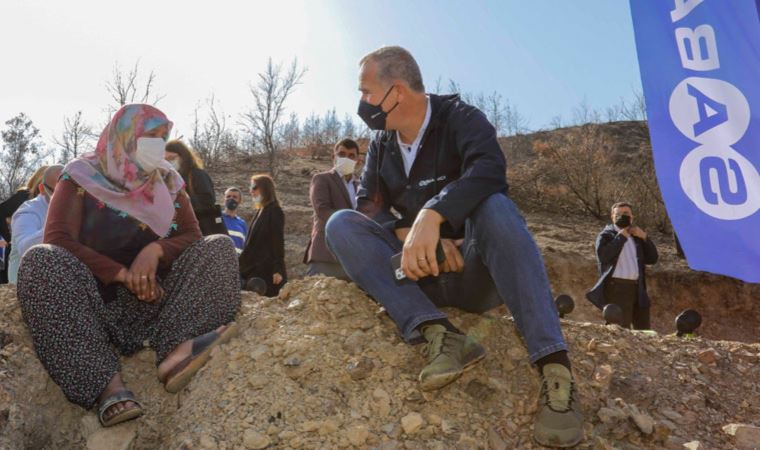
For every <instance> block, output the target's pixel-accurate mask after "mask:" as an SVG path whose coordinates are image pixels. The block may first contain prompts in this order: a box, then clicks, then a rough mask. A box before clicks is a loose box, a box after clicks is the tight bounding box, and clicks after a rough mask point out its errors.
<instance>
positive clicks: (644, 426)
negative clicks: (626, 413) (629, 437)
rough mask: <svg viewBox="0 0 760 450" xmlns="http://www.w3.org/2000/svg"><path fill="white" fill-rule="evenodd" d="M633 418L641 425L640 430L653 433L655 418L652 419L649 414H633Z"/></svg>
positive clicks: (637, 424) (638, 425)
mask: <svg viewBox="0 0 760 450" xmlns="http://www.w3.org/2000/svg"><path fill="white" fill-rule="evenodd" d="M631 419H633V422H634V423H635V424H636V426H637V427H639V430H641V432H642V433H644V434H652V431H654V420H652V418H651V417H650V416H649V414H645V413H637V414H632V415H631Z"/></svg>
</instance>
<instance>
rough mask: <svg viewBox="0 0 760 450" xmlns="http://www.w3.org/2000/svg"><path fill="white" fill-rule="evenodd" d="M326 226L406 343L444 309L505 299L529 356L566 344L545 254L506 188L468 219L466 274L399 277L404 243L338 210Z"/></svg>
mask: <svg viewBox="0 0 760 450" xmlns="http://www.w3.org/2000/svg"><path fill="white" fill-rule="evenodd" d="M325 231H326V240H327V245H328V247H329V248H330V250H331V251H332V252H333V254H334V255H335V256H336V257H337V258H338V261H340V263H341V264H342V265H343V267H344V269H345V270H346V273H347V274H348V276H349V277H351V279H352V280H353V281H354V282H355V283H356V284H358V285H359V286H360V287H361V288H362V289H364V290H365V291H367V293H369V295H371V296H372V297H373V298H375V299H376V300H377V301H378V302H379V303H380V304H382V305H383V307H385V310H386V311H387V312H388V314H389V315H390V317H391V318H392V319H393V321H394V322H396V325H397V326H398V327H399V330H400V331H401V334H402V335H403V336H404V339H406V340H407V341H412V340H413V339H414V337H415V336H416V327H418V326H419V325H420V324H421V323H423V322H426V321H430V320H435V319H442V318H445V317H446V315H445V314H444V313H442V312H441V311H440V310H439V309H438V307H441V306H452V307H456V308H459V309H462V310H465V311H468V312H474V313H480V312H484V311H487V310H489V309H491V308H494V307H495V306H497V305H499V304H501V303H505V304H506V305H507V307H508V308H509V310H510V312H511V313H512V317H513V318H514V320H515V323H516V325H517V327H518V329H519V330H520V332H521V333H522V336H523V338H524V339H525V343H526V345H527V347H528V353H529V355H530V361H531V362H536V361H537V360H539V359H541V358H542V357H544V356H546V355H549V354H551V353H555V352H558V351H561V350H567V345H566V344H565V341H564V338H563V337H562V330H561V328H560V325H559V317H558V314H557V310H556V308H555V306H554V301H553V299H552V294H551V289H550V287H549V279H548V277H547V275H546V269H545V268H544V263H543V259H542V258H541V254H540V252H539V250H538V247H537V246H536V243H535V242H534V241H533V237H532V236H531V235H530V232H529V231H528V228H527V227H526V225H525V220H524V219H523V218H522V216H521V215H520V212H519V210H518V209H517V206H515V204H514V203H513V202H512V200H510V199H509V198H508V197H507V196H505V195H503V194H494V195H491V196H490V197H488V198H487V199H485V200H483V201H482V202H481V203H480V205H478V207H477V208H475V210H474V211H473V213H472V214H471V215H470V217H469V218H468V219H467V221H466V223H465V238H464V243H463V244H462V247H461V249H460V250H461V251H462V256H463V258H464V272H462V273H445V274H441V275H440V276H439V277H437V278H435V277H427V278H424V279H421V280H420V281H419V282H414V281H411V280H405V281H403V282H400V283H398V282H397V281H396V279H395V277H394V276H393V272H392V270H391V265H390V259H391V256H393V255H394V254H396V253H398V252H400V251H401V247H402V243H401V241H399V240H398V239H397V238H396V236H395V235H394V234H393V233H392V232H390V231H388V230H387V229H385V228H383V227H382V226H380V224H378V223H377V222H375V221H374V220H372V219H370V218H368V217H367V216H365V215H363V214H361V213H359V212H356V211H353V210H341V211H338V212H336V213H335V214H333V215H332V217H330V220H329V221H328V222H327V226H326V229H325Z"/></svg>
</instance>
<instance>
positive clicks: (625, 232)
mask: <svg viewBox="0 0 760 450" xmlns="http://www.w3.org/2000/svg"><path fill="white" fill-rule="evenodd" d="M618 234H622V235H623V236H625V237H626V239H628V238H629V237H631V232H630V230H629V229H628V227H625V228H621V229H620V231H619V232H618Z"/></svg>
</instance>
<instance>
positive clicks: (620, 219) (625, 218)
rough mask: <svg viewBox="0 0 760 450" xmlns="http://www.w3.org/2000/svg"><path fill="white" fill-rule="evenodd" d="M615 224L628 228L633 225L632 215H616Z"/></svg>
mask: <svg viewBox="0 0 760 450" xmlns="http://www.w3.org/2000/svg"><path fill="white" fill-rule="evenodd" d="M615 225H617V226H618V228H626V227H629V226H631V216H629V215H628V214H621V215H617V216H615Z"/></svg>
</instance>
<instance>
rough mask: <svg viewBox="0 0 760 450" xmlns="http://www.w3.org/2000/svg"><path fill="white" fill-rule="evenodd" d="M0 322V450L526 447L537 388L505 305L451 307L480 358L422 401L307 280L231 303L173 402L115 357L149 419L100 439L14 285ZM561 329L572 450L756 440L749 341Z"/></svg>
mask: <svg viewBox="0 0 760 450" xmlns="http://www.w3.org/2000/svg"><path fill="white" fill-rule="evenodd" d="M0 313H1V314H0V317H1V318H0V325H1V327H0V329H2V330H3V333H2V350H0V448H8V449H25V448H39V449H43V448H44V449H66V448H83V447H87V448H90V449H128V448H131V449H153V448H162V449H164V448H166V449H188V450H189V449H261V448H283V449H288V448H294V449H295V448H304V449H306V448H325V449H327V448H377V449H404V448H406V449H422V448H430V449H449V448H451V449H454V448H456V449H480V448H482V449H486V448H490V449H508V448H536V447H537V446H536V445H535V444H534V443H533V442H532V441H531V429H532V428H531V426H532V414H533V412H534V411H535V409H536V399H537V395H538V389H539V385H538V378H537V376H536V371H535V369H534V368H532V367H531V366H530V365H529V364H528V362H527V359H526V352H525V349H524V347H523V345H522V343H521V341H520V338H519V337H518V335H517V333H516V330H515V327H514V324H513V322H512V321H511V319H510V318H508V317H507V316H506V315H504V313H505V311H503V310H497V311H494V312H492V313H489V314H487V315H485V316H477V315H471V314H462V313H457V312H454V311H452V314H453V320H454V321H455V322H456V323H457V324H458V325H460V326H461V327H462V328H463V329H466V330H468V331H469V332H470V333H471V334H473V335H474V336H476V337H477V338H478V339H480V340H481V342H482V343H483V344H484V345H485V346H486V348H487V349H488V351H489V353H488V356H487V357H486V359H485V360H484V361H483V362H482V363H481V364H479V365H477V366H476V367H475V368H474V369H473V370H471V371H469V372H467V373H466V374H465V375H464V376H463V377H462V378H461V379H460V380H458V381H457V382H455V383H454V384H452V385H450V386H448V387H446V388H444V389H442V390H440V391H438V392H433V393H425V392H422V391H420V390H419V388H418V386H417V381H416V375H417V373H418V371H419V369H420V367H421V366H422V365H423V363H424V358H423V356H422V348H421V347H410V346H408V345H406V344H404V343H403V342H401V341H400V339H399V337H398V335H397V334H396V331H395V327H394V325H393V324H392V322H391V321H390V319H389V318H388V317H387V315H386V314H385V313H384V312H383V311H382V310H381V309H380V308H378V306H377V305H375V304H374V303H373V302H372V301H371V300H369V299H368V298H367V297H366V296H365V295H364V294H363V293H362V292H361V291H360V290H359V289H358V288H356V287H355V286H354V285H352V284H348V283H345V282H342V281H337V280H333V279H327V278H321V277H319V278H308V279H304V280H299V281H295V282H293V283H291V284H290V285H289V286H288V287H287V288H286V289H285V290H284V292H283V293H282V295H281V296H280V297H279V298H276V299H266V298H262V297H258V296H255V295H252V294H244V301H243V308H242V311H241V313H240V316H239V322H240V323H241V325H242V327H241V328H242V332H241V334H240V336H239V337H238V338H235V339H233V340H232V341H231V342H230V343H229V344H227V345H225V346H222V347H220V348H218V349H217V350H215V352H214V354H213V358H212V360H211V361H210V362H209V363H208V365H207V366H206V367H205V368H204V369H203V370H202V371H201V372H199V374H198V375H197V376H196V377H195V379H194V380H193V381H192V382H191V384H190V385H189V386H188V387H187V388H186V389H185V390H184V391H183V392H181V393H180V394H177V395H170V394H167V393H165V392H164V391H163V390H162V388H161V385H160V384H159V382H158V381H157V380H156V377H155V369H154V354H153V353H152V352H151V351H150V350H144V351H142V352H141V353H139V354H138V355H136V356H134V357H131V358H126V359H124V360H123V365H124V378H125V380H126V382H127V383H128V385H129V386H130V387H131V388H132V389H133V390H134V391H135V392H136V394H137V395H138V396H139V398H140V399H142V400H143V401H144V402H145V403H146V407H147V413H146V415H145V416H144V417H143V418H141V419H139V420H137V421H135V422H132V423H129V424H125V425H121V426H118V427H115V428H112V429H101V428H100V427H99V426H98V425H97V421H96V419H95V415H94V414H93V413H92V412H88V411H84V410H82V409H81V408H78V407H76V406H73V405H71V404H69V403H68V402H66V400H65V398H64V397H63V395H62V393H61V392H60V390H59V389H58V388H57V386H56V385H55V384H54V383H53V382H52V381H51V380H50V379H49V377H48V376H47V375H46V374H45V371H44V370H43V368H42V367H41V365H40V363H39V362H38V360H37V359H36V357H35V355H34V351H33V349H32V345H31V340H30V337H29V334H28V332H27V331H26V329H25V327H24V326H23V323H22V320H21V315H20V311H19V308H18V306H17V303H16V301H15V298H14V291H13V288H12V287H4V288H2V289H1V290H0ZM562 326H563V328H564V332H565V336H566V338H567V340H568V343H569V345H570V348H571V354H572V359H573V363H574V370H575V376H576V380H577V382H578V388H579V392H580V400H581V403H582V410H583V412H584V415H585V416H586V418H587V423H586V440H585V441H584V443H583V444H581V445H580V446H579V447H578V448H589V449H590V448H594V449H611V448H618V449H634V448H651V449H661V448H670V449H680V448H702V449H725V448H753V447H752V446H753V445H759V444H758V443H760V435H759V434H758V433H759V432H760V428H754V427H752V425H753V424H754V425H756V426H760V422H758V417H760V386H758V384H757V382H756V380H757V379H758V376H760V367H759V366H758V361H759V360H760V345H758V344H741V343H736V342H728V341H710V340H706V339H702V338H696V339H689V340H684V339H680V338H676V337H674V336H662V335H660V336H650V335H646V334H639V333H632V332H629V331H625V330H622V329H620V328H618V327H616V326H605V325H598V324H592V323H586V322H576V321H571V320H564V321H563V323H562ZM732 424H733V425H732ZM730 432H733V433H734V434H735V436H732V435H731V434H730ZM695 442H698V443H695ZM684 444H688V445H690V447H684Z"/></svg>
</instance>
